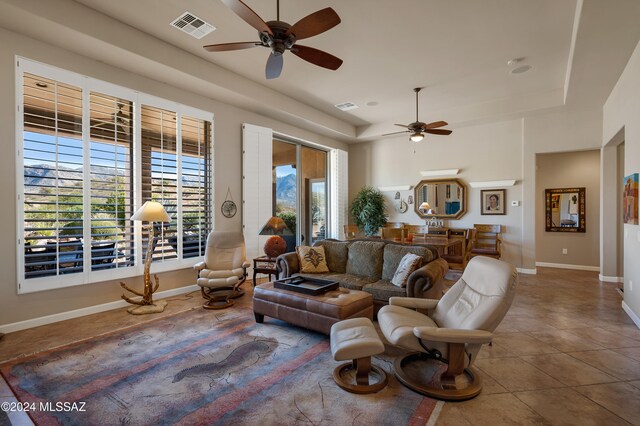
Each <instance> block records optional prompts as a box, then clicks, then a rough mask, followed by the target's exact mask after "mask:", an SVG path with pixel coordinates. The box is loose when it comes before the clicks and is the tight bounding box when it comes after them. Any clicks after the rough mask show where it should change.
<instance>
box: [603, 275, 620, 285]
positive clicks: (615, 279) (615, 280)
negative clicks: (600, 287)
mask: <svg viewBox="0 0 640 426" xmlns="http://www.w3.org/2000/svg"><path fill="white" fill-rule="evenodd" d="M598 279H599V280H600V281H602V282H605V283H623V282H624V277H608V276H606V275H602V274H600V275H598Z"/></svg>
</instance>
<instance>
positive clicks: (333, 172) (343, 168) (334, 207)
mask: <svg viewBox="0 0 640 426" xmlns="http://www.w3.org/2000/svg"><path fill="white" fill-rule="evenodd" d="M348 164H349V157H348V153H347V152H346V151H343V150H341V149H332V150H331V155H330V173H329V179H330V182H331V189H330V190H331V206H330V210H331V214H330V219H331V227H330V228H331V234H330V236H329V237H330V238H336V239H340V240H343V239H344V238H345V236H344V225H346V224H347V222H348V219H349V200H348V183H349V182H348V180H349V170H348Z"/></svg>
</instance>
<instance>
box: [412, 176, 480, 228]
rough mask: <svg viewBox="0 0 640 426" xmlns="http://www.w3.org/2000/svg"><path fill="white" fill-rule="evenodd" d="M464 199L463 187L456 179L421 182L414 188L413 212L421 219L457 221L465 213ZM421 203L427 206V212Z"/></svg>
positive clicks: (465, 204)
mask: <svg viewBox="0 0 640 426" xmlns="http://www.w3.org/2000/svg"><path fill="white" fill-rule="evenodd" d="M465 197H466V194H465V185H464V184H463V183H462V182H460V181H459V180H458V179H446V180H422V181H420V183H418V185H416V187H415V204H414V206H415V211H416V213H417V215H418V216H420V217H421V218H422V219H430V218H437V219H458V218H461V217H462V216H463V215H464V214H465V213H466V212H467V203H466V198H465ZM423 203H428V204H429V206H428V207H429V208H428V210H425V209H424V207H425V206H424V204H423ZM421 207H422V208H421Z"/></svg>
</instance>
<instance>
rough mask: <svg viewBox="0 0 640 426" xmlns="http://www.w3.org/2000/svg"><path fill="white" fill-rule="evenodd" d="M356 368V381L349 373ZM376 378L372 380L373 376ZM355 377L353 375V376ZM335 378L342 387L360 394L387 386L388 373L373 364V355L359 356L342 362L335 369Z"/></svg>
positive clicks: (376, 390)
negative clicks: (349, 376) (349, 377)
mask: <svg viewBox="0 0 640 426" xmlns="http://www.w3.org/2000/svg"><path fill="white" fill-rule="evenodd" d="M353 370H355V376H356V377H355V379H356V380H355V383H354V382H353V379H351V380H349V379H348V375H349V374H350V373H351V374H353V373H352V371H353ZM372 376H373V378H375V379H376V380H373V381H372V380H370V379H371V378H372ZM351 377H353V376H351ZM333 380H335V382H336V383H337V384H338V386H340V387H341V388H342V389H344V390H346V391H348V392H352V393H358V394H365V393H374V392H378V391H379V390H381V389H384V387H385V386H387V382H388V379H387V374H386V373H385V372H384V370H383V369H381V368H379V367H376V366H375V365H372V364H371V357H370V356H368V357H364V358H357V359H354V360H352V361H351V362H347V363H344V364H341V365H339V366H337V367H336V368H335V370H333Z"/></svg>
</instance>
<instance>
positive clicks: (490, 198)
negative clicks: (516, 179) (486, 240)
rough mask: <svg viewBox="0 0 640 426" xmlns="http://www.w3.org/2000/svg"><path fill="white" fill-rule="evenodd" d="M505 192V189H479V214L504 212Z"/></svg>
mask: <svg viewBox="0 0 640 426" xmlns="http://www.w3.org/2000/svg"><path fill="white" fill-rule="evenodd" d="M506 192H507V191H506V190H505V189H486V190H482V191H480V210H481V214H484V215H494V214H495V215H500V214H506V210H507V209H506Z"/></svg>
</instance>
